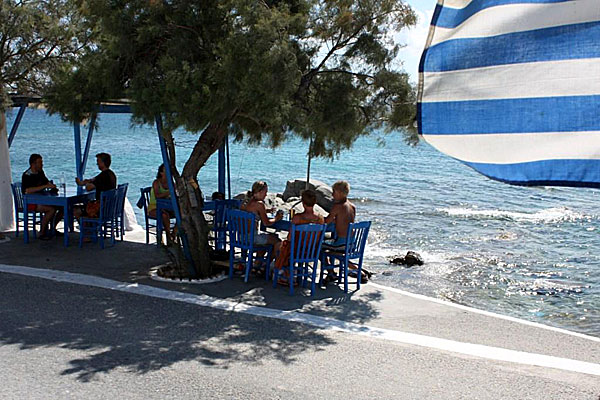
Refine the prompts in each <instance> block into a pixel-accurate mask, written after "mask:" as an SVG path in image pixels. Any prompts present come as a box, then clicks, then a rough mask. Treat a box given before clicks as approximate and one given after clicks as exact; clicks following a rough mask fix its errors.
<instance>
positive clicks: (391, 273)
mask: <svg viewBox="0 0 600 400" xmlns="http://www.w3.org/2000/svg"><path fill="white" fill-rule="evenodd" d="M390 262H391V261H390ZM381 274H382V275H384V276H391V275H394V272H393V271H383V272H382V273H381Z"/></svg>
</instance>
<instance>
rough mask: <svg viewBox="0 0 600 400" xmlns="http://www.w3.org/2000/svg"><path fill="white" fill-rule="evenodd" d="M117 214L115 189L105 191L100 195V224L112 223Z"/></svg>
mask: <svg viewBox="0 0 600 400" xmlns="http://www.w3.org/2000/svg"><path fill="white" fill-rule="evenodd" d="M116 212H117V189H111V190H106V191H104V192H102V193H101V194H100V215H99V216H98V219H99V220H100V222H112V221H114V219H115V216H116Z"/></svg>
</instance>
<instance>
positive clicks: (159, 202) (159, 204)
mask: <svg viewBox="0 0 600 400" xmlns="http://www.w3.org/2000/svg"><path fill="white" fill-rule="evenodd" d="M214 209H215V202H214V201H206V200H205V201H204V207H203V208H202V211H211V210H214ZM163 210H166V211H173V203H172V202H171V199H156V244H157V245H159V246H160V244H161V243H162V231H163V226H162V225H163V224H162V217H161V216H162V212H163Z"/></svg>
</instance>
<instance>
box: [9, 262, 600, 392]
mask: <svg viewBox="0 0 600 400" xmlns="http://www.w3.org/2000/svg"><path fill="white" fill-rule="evenodd" d="M0 341H1V343H2V346H0V398H2V399H25V398H27V399H49V398H53V399H54V398H56V399H62V398H86V399H107V398H115V397H118V398H127V399H138V398H139V399H166V398H178V399H182V398H185V399H187V398H190V399H191V398H193V399H197V398H218V399H224V398H228V399H229V398H244V399H279V398H281V399H283V398H285V399H313V398H315V399H316V398H318V399H322V398H327V399H338V398H339V399H349V398H350V399H379V398H381V399H390V398H395V399H440V398H443V399H569V400H571V399H594V400H597V399H598V398H599V395H600V382H599V381H600V379H598V377H597V376H590V375H585V374H578V373H572V372H565V371H560V370H555V369H551V368H541V367H531V366H524V365H518V364H513V363H507V362H497V361H491V360H483V359H479V358H475V357H470V356H464V355H458V354H455V353H450V352H444V351H438V350H432V349H426V348H421V347H417V346H410V345H405V344H401V343H395V342H390V341H385V340H380V339H375V338H371V337H363V336H356V335H352V334H348V333H339V332H332V331H325V330H320V329H317V328H315V327H311V326H308V325H304V324H300V323H293V322H287V321H282V320H274V319H268V318H262V317H256V316H251V315H246V314H240V313H232V312H224V311H220V310H215V309H211V308H206V307H200V306H196V305H192V304H185V303H180V302H175V301H171V300H162V299H157V298H150V297H146V296H140V295H134V294H127V293H122V292H116V291H111V290H107V289H99V288H93V287H88V286H81V285H75V284H67V283H59V282H55V281H51V280H45V279H39V278H32V277H26V276H19V275H12V274H7V273H0Z"/></svg>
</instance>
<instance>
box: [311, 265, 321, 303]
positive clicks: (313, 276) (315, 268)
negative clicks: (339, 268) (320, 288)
mask: <svg viewBox="0 0 600 400" xmlns="http://www.w3.org/2000/svg"><path fill="white" fill-rule="evenodd" d="M318 266H319V263H318V262H317V261H315V265H313V270H312V275H311V276H312V278H311V282H310V295H311V296H314V295H315V289H316V282H315V281H316V279H317V268H318Z"/></svg>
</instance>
